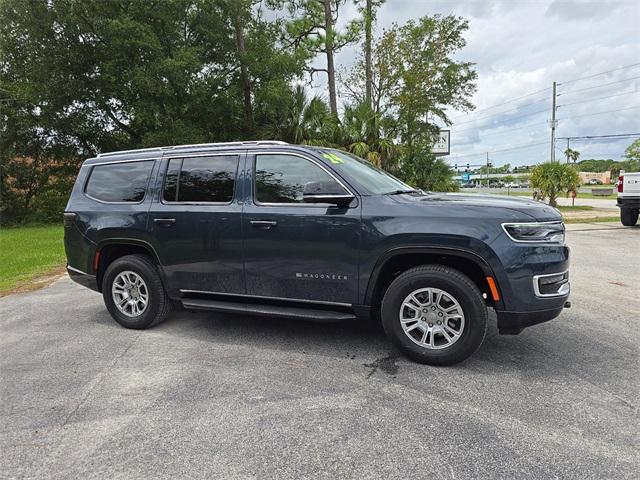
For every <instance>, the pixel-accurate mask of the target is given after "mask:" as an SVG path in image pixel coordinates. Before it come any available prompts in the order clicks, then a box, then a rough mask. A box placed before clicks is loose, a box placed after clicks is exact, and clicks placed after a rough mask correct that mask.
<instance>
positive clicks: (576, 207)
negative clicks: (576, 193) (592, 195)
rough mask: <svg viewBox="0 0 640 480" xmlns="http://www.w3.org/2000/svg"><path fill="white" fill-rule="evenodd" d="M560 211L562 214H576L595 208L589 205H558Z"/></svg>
mask: <svg viewBox="0 0 640 480" xmlns="http://www.w3.org/2000/svg"><path fill="white" fill-rule="evenodd" d="M556 208H557V209H558V210H560V211H561V212H575V211H578V210H593V207H590V206H588V205H573V206H571V205H558V206H557V207H556Z"/></svg>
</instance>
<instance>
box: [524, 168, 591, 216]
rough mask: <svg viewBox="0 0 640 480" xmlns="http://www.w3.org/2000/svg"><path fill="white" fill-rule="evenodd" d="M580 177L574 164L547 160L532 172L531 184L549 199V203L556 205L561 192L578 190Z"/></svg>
mask: <svg viewBox="0 0 640 480" xmlns="http://www.w3.org/2000/svg"><path fill="white" fill-rule="evenodd" d="M579 185H580V177H579V175H578V172H576V169H575V168H574V167H573V165H570V164H568V163H558V162H546V163H543V164H541V165H538V166H537V167H535V168H534V169H533V171H532V172H531V186H532V187H533V188H534V189H536V190H537V191H539V192H540V194H541V196H542V197H543V198H548V199H549V205H551V206H552V207H555V206H556V205H557V202H556V200H557V198H558V196H559V195H560V194H561V193H569V192H572V191H576V190H577V189H578V186H579Z"/></svg>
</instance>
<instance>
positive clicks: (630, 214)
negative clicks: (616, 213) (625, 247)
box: [620, 208, 638, 227]
mask: <svg viewBox="0 0 640 480" xmlns="http://www.w3.org/2000/svg"><path fill="white" fill-rule="evenodd" d="M620 221H621V222H622V225H624V226H625V227H633V226H634V225H635V224H636V223H638V209H637V208H621V209H620Z"/></svg>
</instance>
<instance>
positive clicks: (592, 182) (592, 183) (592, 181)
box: [589, 178, 602, 185]
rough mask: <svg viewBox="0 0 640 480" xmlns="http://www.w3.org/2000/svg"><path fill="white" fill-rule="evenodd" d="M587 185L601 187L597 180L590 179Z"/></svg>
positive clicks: (599, 181) (600, 182)
mask: <svg viewBox="0 0 640 480" xmlns="http://www.w3.org/2000/svg"><path fill="white" fill-rule="evenodd" d="M589 185H602V181H601V180H598V179H597V178H592V179H591V180H589Z"/></svg>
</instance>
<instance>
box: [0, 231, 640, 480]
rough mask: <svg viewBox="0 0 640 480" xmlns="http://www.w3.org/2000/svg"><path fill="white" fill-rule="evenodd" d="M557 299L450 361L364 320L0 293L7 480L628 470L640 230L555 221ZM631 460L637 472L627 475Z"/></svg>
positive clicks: (634, 445)
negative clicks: (406, 349)
mask: <svg viewBox="0 0 640 480" xmlns="http://www.w3.org/2000/svg"><path fill="white" fill-rule="evenodd" d="M568 242H569V244H570V246H571V248H572V269H571V281H572V289H573V292H572V296H571V300H572V304H573V306H572V308H571V309H568V310H565V311H564V313H563V314H562V315H561V316H560V317H559V318H558V319H556V320H554V321H552V322H549V323H546V324H542V325H539V326H536V327H532V328H530V329H528V330H526V331H524V332H523V333H522V334H521V335H519V336H515V337H510V336H499V335H498V334H497V330H496V327H495V315H494V314H493V312H492V313H491V317H490V318H491V320H492V322H491V326H490V330H489V332H488V336H487V339H486V340H485V343H484V344H483V346H482V347H481V349H480V350H479V351H478V352H477V353H476V354H475V355H474V356H473V357H472V358H471V359H469V360H467V361H466V362H464V363H462V364H460V365H457V366H455V367H447V368H436V367H429V366H424V365H418V364H415V363H412V362H410V361H408V360H406V359H404V358H402V357H400V356H399V355H398V354H397V353H396V352H395V351H394V350H393V349H392V348H391V347H390V344H389V343H388V342H387V340H386V339H385V337H384V334H383V333H382V332H381V330H380V329H379V328H376V327H373V326H371V325H368V324H364V323H353V324H331V325H326V324H313V323H300V322H295V321H289V320H277V319H264V318H251V317H237V316H235V317H234V316H229V315H218V314H213V313H192V312H185V311H181V312H177V313H174V314H173V315H172V316H171V317H170V318H169V319H168V320H167V321H166V322H165V323H163V324H161V325H159V326H157V327H155V328H153V329H151V330H148V331H128V330H125V329H123V328H121V327H119V326H118V325H117V324H116V323H115V322H114V321H112V320H111V318H110V317H109V315H108V313H107V311H106V309H105V308H104V306H103V304H102V298H101V296H100V295H98V294H96V293H94V292H91V291H89V290H86V289H84V288H82V287H80V286H77V285H75V284H73V283H72V282H71V281H69V280H68V279H66V278H63V279H61V280H58V281H57V282H55V283H54V284H53V285H51V286H50V287H48V288H46V289H43V290H40V291H37V292H33V293H28V294H18V295H11V296H8V297H5V298H2V299H0V328H1V336H0V381H1V385H0V389H1V392H0V393H1V402H0V409H1V410H0V415H1V416H2V425H1V429H2V434H1V435H0V445H1V451H2V455H1V456H0V477H2V478H43V477H45V476H51V477H58V478H83V479H87V478H105V477H108V478H172V477H181V478H225V479H229V478H261V479H262V478H314V479H315V478H427V477H432V478H455V479H464V478H545V479H548V478H563V479H565V478H576V479H587V478H638V472H639V471H640V448H639V445H640V442H639V440H640V438H639V435H638V432H639V431H640V428H639V427H640V422H639V416H638V398H639V393H640V380H639V375H638V371H639V366H640V361H639V360H640V355H639V353H640V352H639V345H640V333H639V327H640V314H639V312H640V295H639V291H640V227H635V228H621V227H619V226H617V225H615V224H591V225H580V224H576V225H570V231H569V232H568ZM633 472H636V473H633Z"/></svg>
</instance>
